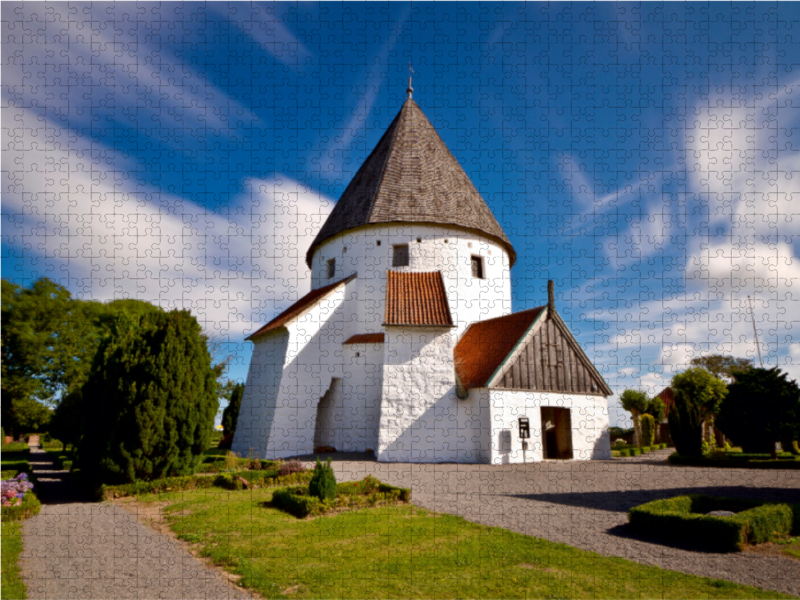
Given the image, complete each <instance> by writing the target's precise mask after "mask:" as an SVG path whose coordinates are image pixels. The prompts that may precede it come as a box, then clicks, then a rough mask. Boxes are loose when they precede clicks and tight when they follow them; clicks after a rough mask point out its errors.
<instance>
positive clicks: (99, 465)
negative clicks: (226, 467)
mask: <svg viewBox="0 0 800 600" xmlns="http://www.w3.org/2000/svg"><path fill="white" fill-rule="evenodd" d="M82 394H83V404H84V405H85V412H84V414H85V415H86V416H87V422H86V426H85V432H84V435H83V437H82V438H81V441H80V443H79V446H78V462H79V463H80V467H81V470H82V472H83V474H84V475H85V476H88V477H89V478H90V479H94V480H97V481H104V482H115V481H118V482H126V481H127V482H131V481H136V480H153V479H160V478H162V477H168V476H178V475H189V474H191V473H193V472H194V471H195V469H196V467H197V466H198V465H199V464H200V462H201V461H202V454H203V451H204V450H205V449H206V448H207V447H208V445H209V441H210V439H211V433H212V429H213V423H214V415H215V414H216V412H217V407H218V401H217V382H216V375H215V373H214V370H213V369H212V368H211V357H210V355H209V352H208V348H207V346H206V343H205V339H204V338H203V336H202V331H201V329H200V325H199V324H198V323H197V320H196V319H195V318H194V317H193V316H192V315H191V313H190V312H188V311H177V310H173V311H171V312H169V313H164V312H152V313H147V314H143V315H142V316H141V317H131V316H129V315H123V317H120V318H119V319H118V320H117V322H116V324H115V326H114V330H113V331H112V333H111V335H109V336H108V337H107V338H106V339H105V340H104V341H103V342H102V344H101V345H100V347H99V349H98V351H97V354H96V355H95V359H94V362H93V363H92V368H91V371H90V373H89V378H88V380H87V382H86V384H85V385H84V386H83V388H82Z"/></svg>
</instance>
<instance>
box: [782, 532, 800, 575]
mask: <svg viewBox="0 0 800 600" xmlns="http://www.w3.org/2000/svg"><path fill="white" fill-rule="evenodd" d="M778 547H779V548H780V550H781V552H782V553H783V554H785V555H786V556H791V557H792V558H798V559H800V536H797V537H793V538H788V539H786V540H783V541H780V542H778ZM798 568H800V565H798Z"/></svg>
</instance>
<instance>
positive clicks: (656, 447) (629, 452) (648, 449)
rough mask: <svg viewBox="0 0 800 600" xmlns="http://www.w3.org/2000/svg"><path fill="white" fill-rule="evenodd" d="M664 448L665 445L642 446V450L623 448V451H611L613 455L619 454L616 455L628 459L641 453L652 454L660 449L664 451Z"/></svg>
mask: <svg viewBox="0 0 800 600" xmlns="http://www.w3.org/2000/svg"><path fill="white" fill-rule="evenodd" d="M666 447H667V445H666V444H655V445H653V446H644V447H643V448H635V447H630V448H625V449H623V450H614V448H613V447H612V448H611V450H612V452H614V453H619V454H618V455H619V456H620V457H622V458H624V457H628V456H639V455H641V454H642V453H643V452H652V451H654V450H662V449H664V448H666ZM612 456H613V454H612Z"/></svg>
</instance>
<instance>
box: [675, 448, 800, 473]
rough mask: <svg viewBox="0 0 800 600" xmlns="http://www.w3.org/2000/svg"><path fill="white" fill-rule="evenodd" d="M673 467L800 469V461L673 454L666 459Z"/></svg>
mask: <svg viewBox="0 0 800 600" xmlns="http://www.w3.org/2000/svg"><path fill="white" fill-rule="evenodd" d="M668 460H669V462H670V463H671V464H673V465H685V466H692V467H715V468H733V469H800V460H797V459H794V458H793V457H792V456H787V457H785V458H784V457H779V458H778V459H777V460H773V459H771V458H769V455H768V454H743V453H736V452H735V451H734V453H732V454H726V455H721V456H720V455H708V456H681V455H680V454H678V453H677V452H673V453H672V454H671V455H670V457H669V458H668Z"/></svg>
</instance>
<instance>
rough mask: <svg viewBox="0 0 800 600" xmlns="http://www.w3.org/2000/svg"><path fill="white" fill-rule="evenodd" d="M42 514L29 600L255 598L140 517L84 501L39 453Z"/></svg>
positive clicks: (26, 572)
mask: <svg viewBox="0 0 800 600" xmlns="http://www.w3.org/2000/svg"><path fill="white" fill-rule="evenodd" d="M31 463H32V467H33V469H34V471H35V472H36V474H37V476H38V478H39V482H40V485H39V486H38V490H37V491H38V492H39V494H38V495H39V497H40V499H41V500H42V512H41V513H40V514H39V515H37V516H35V517H33V518H31V519H28V520H27V521H25V522H24V525H23V546H24V550H23V554H22V557H21V561H20V566H21V568H22V576H23V579H24V581H25V585H27V586H28V598H32V599H34V598H48V599H52V598H58V599H67V598H69V599H72V598H89V599H92V600H95V599H103V598H115V599H116V598H119V599H122V598H135V599H137V600H138V599H144V598H165V599H166V598H187V599H188V598H192V599H194V598H215V599H216V598H219V599H223V598H225V599H227V598H254V597H255V596H252V595H250V594H248V593H247V592H246V591H244V590H242V589H239V588H237V587H235V586H234V585H233V584H231V583H230V582H229V581H228V580H227V579H226V578H225V577H224V576H223V575H222V574H221V573H220V571H218V570H216V569H213V568H209V567H207V566H205V565H204V564H203V563H202V562H201V561H199V560H198V559H196V558H195V557H194V556H192V555H191V554H190V553H189V552H187V551H186V550H185V549H184V548H183V547H182V546H181V544H180V543H179V542H177V541H175V540H173V539H170V538H168V537H166V536H163V535H160V534H158V533H156V532H155V531H153V530H152V529H150V528H148V527H147V526H145V525H144V524H142V523H140V522H139V520H138V519H137V516H136V514H135V513H133V512H130V511H129V510H127V509H126V508H124V507H122V506H120V505H118V504H111V503H97V502H91V501H89V499H87V498H85V497H83V496H82V494H81V492H80V490H78V489H77V488H76V487H75V486H74V485H73V484H72V482H71V481H70V480H69V474H68V473H67V472H66V471H56V470H55V467H54V465H53V462H52V461H51V460H50V458H49V455H48V454H47V453H45V452H43V451H42V450H40V449H38V448H32V449H31Z"/></svg>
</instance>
